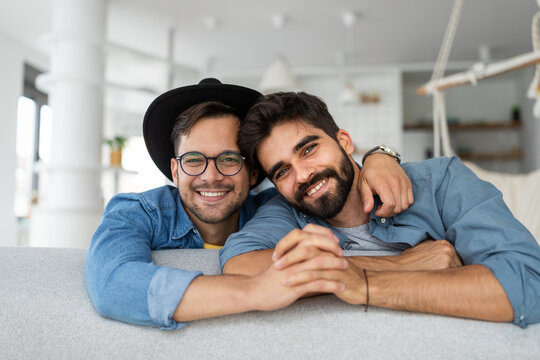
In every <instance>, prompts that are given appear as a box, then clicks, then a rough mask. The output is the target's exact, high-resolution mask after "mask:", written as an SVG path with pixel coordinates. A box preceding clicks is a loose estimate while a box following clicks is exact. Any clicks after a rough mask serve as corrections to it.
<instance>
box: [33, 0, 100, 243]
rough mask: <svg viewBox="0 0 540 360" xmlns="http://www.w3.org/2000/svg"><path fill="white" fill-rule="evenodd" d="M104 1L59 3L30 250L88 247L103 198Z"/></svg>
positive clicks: (44, 84)
mask: <svg viewBox="0 0 540 360" xmlns="http://www.w3.org/2000/svg"><path fill="white" fill-rule="evenodd" d="M105 15H106V0H55V1H54V3H53V32H52V34H51V36H50V39H49V40H50V51H51V54H50V55H51V67H50V72H49V73H48V74H45V75H44V76H43V77H41V78H40V79H39V81H38V86H40V87H42V88H45V90H46V91H47V92H48V94H49V103H50V105H51V107H52V110H53V129H52V149H51V161H50V163H48V164H43V166H42V168H41V170H40V171H41V173H40V175H41V176H40V184H39V202H38V206H37V207H36V208H35V209H34V210H33V214H32V223H31V232H30V245H32V246H55V247H83V248H85V247H88V244H89V243H90V239H91V236H92V234H93V232H94V231H95V229H96V227H97V225H98V223H99V219H100V216H101V213H102V205H101V194H100V175H101V141H102V140H101V139H102V118H103V77H104V50H103V49H104V46H103V45H104V41H105V24H106V18H105Z"/></svg>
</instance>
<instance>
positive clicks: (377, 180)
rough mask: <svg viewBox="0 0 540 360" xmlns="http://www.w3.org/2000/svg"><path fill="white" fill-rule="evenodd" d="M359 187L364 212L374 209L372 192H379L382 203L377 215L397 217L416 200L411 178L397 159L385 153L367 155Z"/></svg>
mask: <svg viewBox="0 0 540 360" xmlns="http://www.w3.org/2000/svg"><path fill="white" fill-rule="evenodd" d="M358 187H359V190H360V193H361V195H362V202H363V208H364V212H369V211H371V209H373V206H374V205H375V202H374V199H373V195H374V194H377V195H379V198H380V199H381V201H382V203H383V204H382V205H381V206H379V208H378V209H377V211H376V212H375V215H377V216H383V217H390V216H394V215H396V214H399V213H400V212H402V211H405V210H407V209H408V208H409V206H411V205H412V204H413V202H414V196H413V191H412V184H411V180H410V179H409V177H408V176H407V174H405V171H403V169H402V168H401V166H400V165H399V164H398V162H397V161H396V160H395V159H394V158H393V157H391V156H388V155H385V154H372V155H370V156H368V157H367V158H366V160H365V162H364V167H363V168H362V170H361V171H360V181H359V182H358Z"/></svg>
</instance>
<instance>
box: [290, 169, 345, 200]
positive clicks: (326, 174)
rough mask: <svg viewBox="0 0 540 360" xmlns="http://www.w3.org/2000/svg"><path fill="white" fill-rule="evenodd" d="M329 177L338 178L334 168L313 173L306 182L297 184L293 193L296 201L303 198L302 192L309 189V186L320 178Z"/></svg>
mask: <svg viewBox="0 0 540 360" xmlns="http://www.w3.org/2000/svg"><path fill="white" fill-rule="evenodd" d="M331 177H334V178H339V175H338V173H337V172H336V171H335V170H334V169H330V168H328V169H325V170H323V171H321V172H318V173H316V174H315V175H313V177H312V178H311V179H310V180H309V181H308V182H305V183H302V184H300V185H298V189H297V190H296V193H295V194H294V197H295V199H296V201H301V200H302V199H303V198H304V194H305V193H306V191H307V189H309V188H310V187H311V186H313V185H315V184H317V183H318V182H320V181H321V180H324V179H326V178H331Z"/></svg>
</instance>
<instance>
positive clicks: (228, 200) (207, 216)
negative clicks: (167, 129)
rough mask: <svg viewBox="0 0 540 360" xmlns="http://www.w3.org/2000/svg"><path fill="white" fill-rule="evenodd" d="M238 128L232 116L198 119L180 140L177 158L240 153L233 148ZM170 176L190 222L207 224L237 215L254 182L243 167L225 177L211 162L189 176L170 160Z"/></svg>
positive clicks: (235, 146)
mask: <svg viewBox="0 0 540 360" xmlns="http://www.w3.org/2000/svg"><path fill="white" fill-rule="evenodd" d="M239 125H240V121H239V120H238V118H237V117H235V116H232V115H225V116H221V117H206V118H202V119H199V120H198V121H197V122H196V123H195V124H194V125H193V127H192V128H191V129H190V131H189V133H188V134H187V135H182V136H181V139H180V144H179V146H178V149H177V155H178V156H180V155H182V154H185V153H187V152H192V151H196V152H200V153H202V154H204V155H205V156H207V157H215V156H217V155H219V154H221V153H223V152H226V151H232V152H236V153H239V152H240V149H239V148H238V145H237V144H236V139H237V135H238V128H239ZM171 172H172V174H173V180H174V183H175V184H176V186H177V187H178V191H179V193H180V198H181V200H182V204H183V205H184V208H185V209H186V212H187V213H188V215H189V216H190V218H191V219H192V220H193V221H196V220H197V219H198V220H199V221H202V222H204V223H208V224H218V223H221V222H224V221H227V220H228V219H230V218H231V217H232V216H233V215H235V214H237V213H238V210H239V209H240V208H241V207H242V204H243V203H244V201H245V200H246V198H247V196H248V194H249V188H250V184H253V183H254V182H255V180H256V178H255V177H253V176H251V177H250V175H249V171H248V169H247V167H246V166H243V167H242V169H241V170H240V172H238V173H237V174H236V175H233V176H224V175H222V174H220V173H219V172H218V170H217V169H216V166H215V163H214V160H208V167H207V168H206V170H205V171H204V172H203V173H202V174H200V175H197V176H189V175H187V174H186V173H184V172H183V171H182V169H181V168H180V166H179V164H178V160H176V159H171ZM236 221H237V220H236Z"/></svg>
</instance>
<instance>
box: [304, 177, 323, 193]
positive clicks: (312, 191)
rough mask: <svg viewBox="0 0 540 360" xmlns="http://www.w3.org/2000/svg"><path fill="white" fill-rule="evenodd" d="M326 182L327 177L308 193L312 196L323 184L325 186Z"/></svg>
mask: <svg viewBox="0 0 540 360" xmlns="http://www.w3.org/2000/svg"><path fill="white" fill-rule="evenodd" d="M325 183H326V179H325V180H323V181H321V182H320V183H318V184H317V186H315V187H314V188H313V189H311V190H309V191H308V192H307V193H306V194H307V196H311V195H313V194H315V193H316V192H317V191H319V189H320V188H321V186H323V185H324V184H325Z"/></svg>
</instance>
